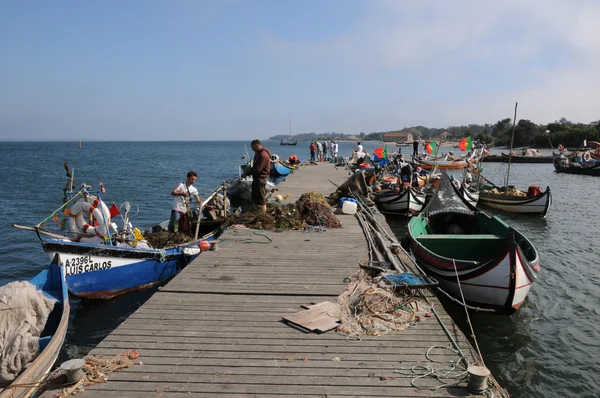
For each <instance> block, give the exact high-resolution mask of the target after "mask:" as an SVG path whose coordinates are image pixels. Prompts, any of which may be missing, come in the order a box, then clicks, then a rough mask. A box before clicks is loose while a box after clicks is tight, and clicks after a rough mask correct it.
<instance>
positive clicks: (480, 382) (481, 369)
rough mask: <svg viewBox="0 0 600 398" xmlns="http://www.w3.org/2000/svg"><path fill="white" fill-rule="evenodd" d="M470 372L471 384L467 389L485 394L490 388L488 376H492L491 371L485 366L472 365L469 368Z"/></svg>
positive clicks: (476, 393)
mask: <svg viewBox="0 0 600 398" xmlns="http://www.w3.org/2000/svg"><path fill="white" fill-rule="evenodd" d="M467 372H468V373H469V384H468V385H467V389H468V390H469V392H470V393H471V394H475V395H483V394H485V391H486V390H487V389H488V386H487V378H488V377H489V376H490V374H491V373H490V371H489V370H488V368H486V367H485V366H479V365H471V366H469V367H468V368H467Z"/></svg>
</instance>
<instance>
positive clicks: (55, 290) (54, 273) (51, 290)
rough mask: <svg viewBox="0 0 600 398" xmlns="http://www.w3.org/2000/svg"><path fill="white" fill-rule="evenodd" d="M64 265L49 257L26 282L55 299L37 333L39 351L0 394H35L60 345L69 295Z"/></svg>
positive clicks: (19, 397) (11, 397)
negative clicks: (42, 266)
mask: <svg viewBox="0 0 600 398" xmlns="http://www.w3.org/2000/svg"><path fill="white" fill-rule="evenodd" d="M64 271H65V270H64V268H63V267H60V266H59V265H58V262H57V261H53V262H52V264H50V266H49V267H48V268H47V269H45V270H43V271H42V272H40V273H39V274H38V275H36V276H35V277H34V278H33V279H31V280H30V281H29V282H30V283H31V284H33V285H34V286H35V287H36V289H37V290H40V291H42V292H43V294H44V295H45V296H46V297H48V298H51V299H54V300H56V303H55V304H54V308H53V309H52V312H51V313H50V315H49V316H48V320H47V321H46V326H45V328H44V329H43V330H42V333H41V335H40V337H39V346H40V353H39V355H38V356H37V357H36V358H35V359H34V360H33V362H31V363H30V364H28V365H27V366H26V367H25V369H24V370H23V372H22V373H21V374H19V376H17V378H16V379H15V380H13V382H12V383H11V384H10V385H9V386H7V387H5V388H4V389H2V390H1V391H0V398H24V397H31V396H34V395H37V394H36V393H37V392H38V390H39V389H40V387H42V382H43V380H44V379H45V377H46V375H47V374H48V373H49V372H50V371H51V370H52V367H53V366H54V363H55V362H56V359H57V358H58V355H59V353H60V350H61V348H62V346H63V343H64V340H65V336H66V334H67V326H68V324H69V313H70V306H69V295H68V292H67V286H66V283H65V272H64Z"/></svg>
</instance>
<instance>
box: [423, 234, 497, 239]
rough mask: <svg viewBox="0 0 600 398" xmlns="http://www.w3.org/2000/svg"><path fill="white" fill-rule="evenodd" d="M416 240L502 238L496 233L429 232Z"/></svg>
mask: <svg viewBox="0 0 600 398" xmlns="http://www.w3.org/2000/svg"><path fill="white" fill-rule="evenodd" d="M416 238H417V240H435V239H461V240H479V239H484V240H504V239H505V238H502V237H500V236H497V235H492V234H469V235H463V234H431V235H419V236H417V237H416Z"/></svg>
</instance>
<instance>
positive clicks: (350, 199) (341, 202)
mask: <svg viewBox="0 0 600 398" xmlns="http://www.w3.org/2000/svg"><path fill="white" fill-rule="evenodd" d="M346 201H349V202H354V203H356V199H354V198H340V205H339V206H340V207H342V206H343V205H344V202H346Z"/></svg>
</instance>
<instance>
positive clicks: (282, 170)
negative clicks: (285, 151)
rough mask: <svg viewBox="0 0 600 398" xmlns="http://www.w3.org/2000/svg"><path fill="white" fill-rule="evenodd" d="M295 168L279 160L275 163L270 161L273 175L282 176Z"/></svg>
mask: <svg viewBox="0 0 600 398" xmlns="http://www.w3.org/2000/svg"><path fill="white" fill-rule="evenodd" d="M294 169H295V168H293V167H289V166H287V165H285V164H284V163H282V162H281V161H277V162H275V163H271V175H272V176H274V177H284V176H287V175H289V174H291V173H292V171H294Z"/></svg>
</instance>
